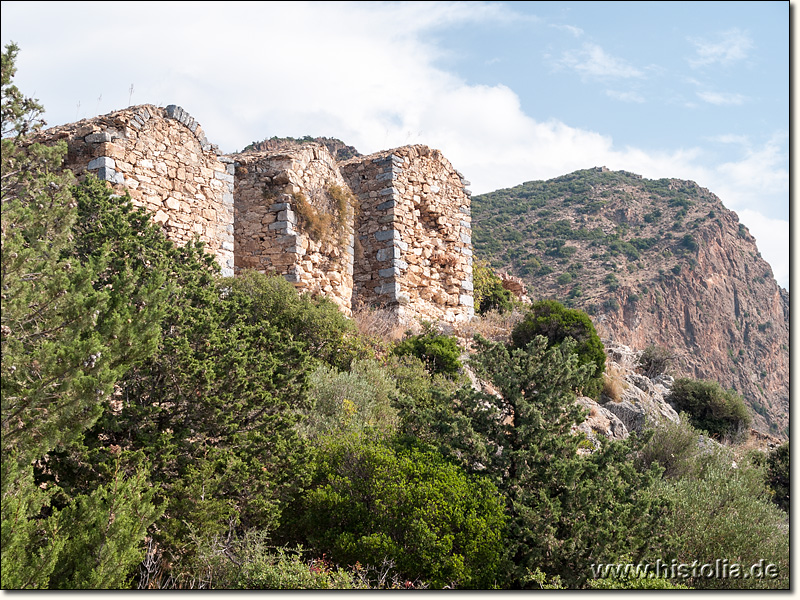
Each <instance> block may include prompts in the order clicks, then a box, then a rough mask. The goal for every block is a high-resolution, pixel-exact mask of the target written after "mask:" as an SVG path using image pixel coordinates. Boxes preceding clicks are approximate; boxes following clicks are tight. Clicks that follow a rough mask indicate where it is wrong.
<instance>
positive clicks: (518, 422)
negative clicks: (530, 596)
mask: <svg viewBox="0 0 800 600" xmlns="http://www.w3.org/2000/svg"><path fill="white" fill-rule="evenodd" d="M478 343H479V352H478V353H477V355H476V356H475V358H474V359H473V361H472V363H471V364H472V365H473V367H474V368H475V369H476V372H477V373H478V374H479V375H480V376H481V377H483V378H485V379H486V380H488V381H491V383H492V384H493V385H494V387H495V388H496V389H497V391H498V395H493V394H486V393H482V392H477V391H475V390H473V389H471V388H465V389H463V390H462V392H461V393H460V394H459V402H458V410H459V412H460V414H461V416H462V417H463V418H464V419H465V420H466V423H464V422H461V423H460V424H459V426H460V430H461V432H462V433H461V435H460V436H459V437H454V438H453V439H452V441H451V443H452V445H453V450H454V453H455V451H457V454H458V455H460V456H461V457H463V460H464V461H465V463H466V465H467V466H468V468H471V469H473V470H475V471H476V472H479V473H481V474H483V475H484V476H486V477H488V478H489V479H490V480H491V481H493V482H494V483H495V484H496V485H497V486H498V488H499V489H500V490H501V491H502V492H503V493H504V494H505V497H506V507H507V508H506V511H507V514H508V518H509V535H508V538H507V540H506V544H507V547H508V549H509V553H510V558H511V561H512V565H513V567H512V571H511V573H510V574H509V578H508V579H507V582H506V583H507V585H510V586H512V587H514V586H520V585H523V581H524V580H525V577H526V573H528V571H531V572H533V570H534V569H536V568H540V569H542V570H543V571H544V572H545V573H547V574H548V575H549V576H555V575H558V576H559V577H560V578H561V580H562V581H563V582H564V583H565V584H566V585H568V586H570V587H574V586H579V585H582V583H583V582H584V581H585V579H586V578H587V577H588V576H589V575H590V573H589V571H588V565H590V564H591V563H593V562H602V561H610V560H612V559H613V558H615V557H617V556H620V555H622V554H624V553H625V552H631V553H632V554H635V555H638V554H640V553H641V552H643V551H644V550H646V549H647V548H648V546H649V545H650V544H651V543H653V541H654V540H655V538H656V537H659V536H660V535H661V534H660V533H654V531H653V529H654V527H655V524H656V522H657V520H658V517H659V514H660V507H659V505H658V504H657V503H653V498H652V495H651V494H650V492H649V491H648V490H649V489H650V486H651V485H652V483H653V481H654V477H655V473H654V472H647V473H640V472H637V471H636V469H635V468H634V466H633V463H632V462H631V461H630V459H629V455H630V453H631V452H632V451H633V447H632V446H630V445H629V443H628V442H626V443H607V444H604V445H602V447H601V448H600V449H599V450H597V451H596V452H594V453H592V454H590V455H588V456H581V455H579V454H578V448H579V445H580V444H581V441H582V438H581V437H580V436H576V435H572V427H573V426H574V425H576V424H578V423H580V422H582V421H583V418H584V415H585V412H584V409H582V408H581V407H579V406H578V405H576V404H575V396H574V392H573V389H574V388H575V386H576V385H578V384H579V383H580V382H582V381H585V378H586V376H587V374H588V372H590V371H591V368H592V367H591V366H589V365H581V364H580V363H579V360H578V356H577V355H576V354H575V353H574V348H575V342H574V340H565V341H564V342H563V343H562V344H560V345H557V346H552V347H548V341H547V339H546V338H544V337H543V336H538V337H536V338H534V339H533V340H532V341H531V342H530V343H529V344H528V345H527V346H526V347H525V348H524V349H522V348H509V347H507V346H505V345H503V344H493V343H489V342H486V341H485V340H478ZM630 443H633V440H632V441H631V442H630ZM578 515H579V517H578ZM576 517H577V518H576Z"/></svg>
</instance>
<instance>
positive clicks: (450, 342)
mask: <svg viewBox="0 0 800 600" xmlns="http://www.w3.org/2000/svg"><path fill="white" fill-rule="evenodd" d="M394 354H396V355H397V356H416V357H417V358H419V359H420V360H421V361H422V362H423V363H425V367H426V368H427V369H428V371H429V372H430V373H441V374H444V375H455V374H456V373H458V370H459V369H460V368H461V362H460V361H459V360H458V357H459V355H460V354H461V351H460V350H459V349H458V343H457V342H456V338H454V337H452V336H448V335H442V334H439V333H436V331H435V330H434V329H433V328H432V327H427V328H426V330H425V331H424V332H423V333H421V334H419V335H409V336H407V337H406V338H405V339H404V340H403V341H402V342H400V343H399V344H397V346H395V348H394Z"/></svg>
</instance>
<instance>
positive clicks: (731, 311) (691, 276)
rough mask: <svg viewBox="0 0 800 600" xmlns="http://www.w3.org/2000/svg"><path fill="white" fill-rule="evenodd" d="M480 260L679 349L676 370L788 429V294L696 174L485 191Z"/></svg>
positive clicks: (616, 330)
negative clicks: (716, 386) (730, 393)
mask: <svg viewBox="0 0 800 600" xmlns="http://www.w3.org/2000/svg"><path fill="white" fill-rule="evenodd" d="M472 210H473V221H474V236H473V244H474V247H475V253H476V256H478V257H479V258H483V259H485V260H487V261H488V262H489V263H490V265H491V266H492V267H494V268H495V269H498V268H500V269H504V270H507V271H508V272H509V273H511V274H513V275H517V276H519V277H521V278H523V279H524V281H525V282H526V284H527V285H528V292H529V294H530V295H531V296H532V297H533V298H537V299H542V298H551V299H556V300H559V301H561V302H563V303H565V304H566V305H567V306H572V307H575V308H581V309H582V310H585V311H586V312H587V313H589V314H590V315H591V316H592V318H593V320H594V321H595V322H596V323H598V324H600V326H601V329H602V330H603V332H604V335H605V336H607V337H610V338H614V339H615V340H616V341H618V342H621V343H623V344H626V345H629V346H631V347H633V348H636V349H638V350H644V349H645V348H646V347H648V346H650V345H655V346H661V347H667V348H670V349H671V350H672V351H673V352H674V353H675V356H676V367H677V370H678V372H679V373H681V374H685V375H688V376H691V377H696V378H699V379H708V380H711V381H717V382H719V383H721V384H722V385H723V386H724V387H726V388H733V389H734V390H735V391H736V392H738V393H739V394H741V395H743V396H744V397H745V400H746V401H747V403H748V405H749V406H750V409H751V412H752V414H753V418H754V424H755V427H756V428H757V429H760V430H761V431H764V432H767V431H768V432H770V433H773V434H779V435H785V436H788V415H789V380H788V374H789V354H788V345H789V327H788V324H789V297H788V293H787V292H786V291H785V290H782V289H780V288H779V287H778V285H777V284H776V282H775V279H774V278H773V275H772V270H771V269H770V266H769V265H768V264H767V263H766V262H765V261H764V260H763V259H762V258H761V255H760V254H759V252H758V249H757V248H756V245H755V240H754V239H753V237H752V236H751V235H750V233H749V232H748V231H747V228H746V227H745V226H744V225H743V224H742V223H740V222H739V221H738V218H737V216H736V214H735V213H733V212H732V211H730V210H728V209H726V208H725V207H724V206H723V205H722V203H721V202H720V200H719V199H718V198H717V197H716V196H714V195H713V194H712V193H710V192H709V191H708V190H706V189H704V188H701V187H699V186H698V185H697V184H696V183H694V182H691V181H680V180H677V179H659V180H649V179H644V178H642V177H640V176H638V175H634V174H632V173H628V172H625V171H618V172H613V171H609V170H608V169H605V168H595V169H587V170H583V171H576V172H574V173H571V174H569V175H564V176H562V177H557V178H555V179H551V180H549V181H530V182H527V183H524V184H522V185H519V186H516V187H513V188H509V189H505V190H499V191H496V192H492V193H490V194H484V195H482V196H476V197H474V198H473V204H472Z"/></svg>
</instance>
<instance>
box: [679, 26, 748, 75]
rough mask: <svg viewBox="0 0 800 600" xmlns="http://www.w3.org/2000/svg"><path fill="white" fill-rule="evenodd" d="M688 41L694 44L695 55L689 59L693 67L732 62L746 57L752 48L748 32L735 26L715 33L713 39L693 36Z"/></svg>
mask: <svg viewBox="0 0 800 600" xmlns="http://www.w3.org/2000/svg"><path fill="white" fill-rule="evenodd" d="M689 41H690V42H691V43H692V44H693V45H694V46H695V56H694V57H692V58H690V59H689V66H691V67H692V68H693V69H696V68H700V67H706V66H709V65H713V64H721V65H729V64H732V63H734V62H737V61H740V60H743V59H745V58H747V55H748V53H749V51H750V50H751V49H752V48H753V40H752V39H750V36H749V35H748V33H747V32H746V31H742V30H740V29H736V28H734V29H730V30H728V31H724V32H722V33H719V34H717V35H716V36H715V38H714V39H713V40H708V39H700V38H694V39H690V40H689Z"/></svg>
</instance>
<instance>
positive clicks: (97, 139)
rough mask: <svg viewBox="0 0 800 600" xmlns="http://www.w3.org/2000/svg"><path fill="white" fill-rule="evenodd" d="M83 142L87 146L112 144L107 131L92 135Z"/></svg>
mask: <svg viewBox="0 0 800 600" xmlns="http://www.w3.org/2000/svg"><path fill="white" fill-rule="evenodd" d="M83 140H84V141H85V142H86V143H87V144H99V143H102V142H110V141H111V134H110V133H108V132H107V131H98V132H97V133H90V134H89V135H87V136H86V137H85V138H83Z"/></svg>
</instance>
